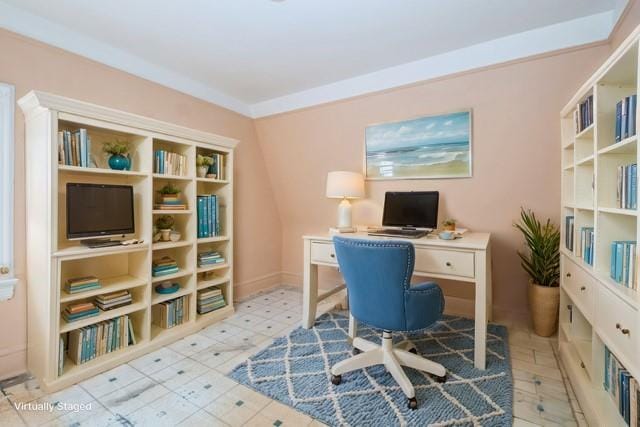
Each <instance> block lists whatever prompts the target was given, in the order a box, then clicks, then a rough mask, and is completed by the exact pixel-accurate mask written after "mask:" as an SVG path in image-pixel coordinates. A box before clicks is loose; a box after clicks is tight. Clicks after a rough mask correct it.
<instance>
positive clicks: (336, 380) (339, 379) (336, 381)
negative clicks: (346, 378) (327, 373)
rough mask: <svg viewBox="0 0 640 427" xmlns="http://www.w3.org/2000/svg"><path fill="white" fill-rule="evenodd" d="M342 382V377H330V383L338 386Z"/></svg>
mask: <svg viewBox="0 0 640 427" xmlns="http://www.w3.org/2000/svg"><path fill="white" fill-rule="evenodd" d="M341 382H342V375H331V383H333V385H338V384H340V383H341Z"/></svg>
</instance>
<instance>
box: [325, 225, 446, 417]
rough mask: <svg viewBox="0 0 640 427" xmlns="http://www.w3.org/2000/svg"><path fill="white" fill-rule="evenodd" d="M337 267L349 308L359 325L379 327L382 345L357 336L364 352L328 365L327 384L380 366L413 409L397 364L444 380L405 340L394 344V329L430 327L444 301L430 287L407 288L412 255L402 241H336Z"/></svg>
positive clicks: (412, 395)
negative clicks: (328, 375) (359, 371)
mask: <svg viewBox="0 0 640 427" xmlns="http://www.w3.org/2000/svg"><path fill="white" fill-rule="evenodd" d="M333 242H334V245H335V249H336V255H337V258H338V264H339V265H340V270H341V271H342V274H343V276H344V279H345V282H346V284H347V290H348V294H349V310H350V312H351V315H352V316H353V317H355V318H356V319H357V320H358V321H361V322H363V323H366V324H368V325H370V326H373V327H375V328H378V329H382V331H383V332H382V345H378V344H375V343H373V342H371V341H367V340H365V339H362V338H359V337H356V338H354V340H353V346H354V347H355V348H356V349H358V350H360V351H362V353H360V354H358V355H356V356H353V357H351V358H349V359H345V360H343V361H341V362H338V363H336V364H335V365H333V366H332V367H331V374H332V378H331V381H332V382H333V383H334V384H336V385H338V384H340V381H341V380H342V374H344V373H346V372H350V371H354V370H357V369H363V368H366V367H369V366H374V365H380V364H383V365H384V366H385V367H386V369H387V371H389V373H390V374H391V375H392V376H393V378H394V379H395V380H396V382H397V383H398V384H399V385H400V388H402V391H403V392H404V394H405V395H406V396H407V398H408V400H409V407H410V408H411V409H415V408H417V406H418V403H417V401H416V398H415V389H414V388H413V385H412V384H411V382H410V381H409V378H408V377H407V375H406V374H405V373H404V371H403V369H402V367H401V366H408V367H411V368H414V369H417V370H420V371H424V372H428V373H430V374H432V375H434V376H435V379H436V380H437V381H439V382H444V381H445V379H446V370H445V368H444V366H442V365H440V364H439V363H435V362H433V361H431V360H428V359H425V358H423V357H420V356H418V355H417V354H416V349H415V346H413V344H411V343H410V342H408V341H404V342H401V343H399V344H397V345H395V346H394V345H393V343H392V337H391V333H392V332H394V331H396V332H397V331H415V330H419V329H424V328H427V327H429V326H430V325H432V324H433V323H434V322H435V321H436V320H438V319H439V318H440V316H441V315H442V311H443V310H444V297H443V295H442V290H441V289H440V287H439V286H438V285H437V284H435V283H433V282H427V283H421V284H419V285H415V286H410V280H411V276H412V274H413V265H414V259H415V251H414V248H413V245H412V244H411V243H410V242H406V241H396V240H383V241H381V240H367V239H355V238H345V237H338V236H336V237H334V238H333Z"/></svg>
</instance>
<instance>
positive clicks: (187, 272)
mask: <svg viewBox="0 0 640 427" xmlns="http://www.w3.org/2000/svg"><path fill="white" fill-rule="evenodd" d="M191 275H193V270H180V271H178V272H177V273H173V274H167V275H165V276H157V277H153V278H152V279H151V283H160V282H166V281H167V280H173V279H179V278H181V277H185V276H191Z"/></svg>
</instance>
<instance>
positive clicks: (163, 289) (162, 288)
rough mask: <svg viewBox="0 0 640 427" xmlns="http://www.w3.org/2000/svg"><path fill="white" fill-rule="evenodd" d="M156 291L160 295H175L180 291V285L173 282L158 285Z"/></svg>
mask: <svg viewBox="0 0 640 427" xmlns="http://www.w3.org/2000/svg"><path fill="white" fill-rule="evenodd" d="M155 289H156V292H157V293H159V294H163V295H165V294H173V293H176V292H178V289H180V285H179V284H177V283H172V282H162V283H160V284H158V285H156V287H155Z"/></svg>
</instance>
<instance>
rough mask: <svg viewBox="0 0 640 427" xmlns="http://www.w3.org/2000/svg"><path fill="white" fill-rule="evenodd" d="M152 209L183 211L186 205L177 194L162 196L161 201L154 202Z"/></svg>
mask: <svg viewBox="0 0 640 427" xmlns="http://www.w3.org/2000/svg"><path fill="white" fill-rule="evenodd" d="M153 208H154V209H160V210H168V211H183V210H186V209H187V205H186V204H184V203H183V202H182V200H180V196H179V195H178V194H175V195H166V196H162V202H160V203H156V204H155V205H154V207H153Z"/></svg>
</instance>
